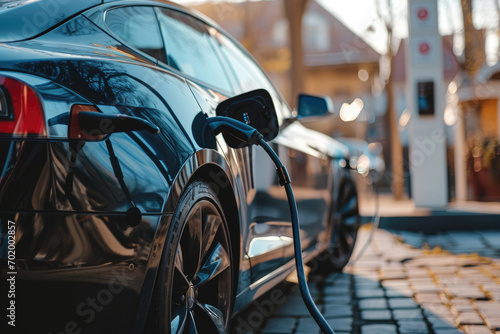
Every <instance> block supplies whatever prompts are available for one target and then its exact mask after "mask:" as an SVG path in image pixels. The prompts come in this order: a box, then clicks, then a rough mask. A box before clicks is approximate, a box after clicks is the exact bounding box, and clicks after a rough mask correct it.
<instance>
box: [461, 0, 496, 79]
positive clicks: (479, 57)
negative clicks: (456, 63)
mask: <svg viewBox="0 0 500 334" xmlns="http://www.w3.org/2000/svg"><path fill="white" fill-rule="evenodd" d="M493 2H494V3H495V5H496V6H497V8H498V3H497V0H493ZM461 5H462V17H463V21H464V42H465V44H464V56H465V60H464V64H463V66H464V69H465V71H466V72H467V74H468V75H469V77H470V78H473V77H474V76H475V75H476V73H477V71H478V70H479V69H480V68H481V66H483V64H484V63H485V61H486V52H485V49H484V30H477V29H476V28H475V27H474V24H473V23H472V0H461Z"/></svg>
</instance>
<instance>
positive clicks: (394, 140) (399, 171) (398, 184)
mask: <svg viewBox="0 0 500 334" xmlns="http://www.w3.org/2000/svg"><path fill="white" fill-rule="evenodd" d="M387 34H388V36H387V57H388V58H389V64H391V73H390V74H389V78H388V80H387V83H386V86H385V89H386V91H387V112H388V118H389V131H390V139H391V169H392V191H393V194H394V199H396V200H400V199H402V198H403V194H404V170H403V147H402V146H401V141H400V139H399V131H398V119H397V117H396V110H394V93H393V88H392V81H393V70H394V68H393V61H392V60H393V59H392V58H393V54H392V30H391V28H388V29H387Z"/></svg>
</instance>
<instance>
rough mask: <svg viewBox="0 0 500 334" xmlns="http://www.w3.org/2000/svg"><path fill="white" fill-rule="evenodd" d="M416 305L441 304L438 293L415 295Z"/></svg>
mask: <svg viewBox="0 0 500 334" xmlns="http://www.w3.org/2000/svg"><path fill="white" fill-rule="evenodd" d="M415 299H416V301H417V302H418V303H431V304H441V303H442V300H441V297H440V295H439V294H438V293H432V292H424V293H417V294H415Z"/></svg>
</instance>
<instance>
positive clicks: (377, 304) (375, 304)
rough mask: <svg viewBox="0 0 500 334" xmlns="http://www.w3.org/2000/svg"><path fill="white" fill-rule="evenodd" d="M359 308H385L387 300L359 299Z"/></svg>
mask: <svg viewBox="0 0 500 334" xmlns="http://www.w3.org/2000/svg"><path fill="white" fill-rule="evenodd" d="M359 308H360V309H361V310H370V309H387V301H386V300H385V298H370V299H361V300H360V301H359Z"/></svg>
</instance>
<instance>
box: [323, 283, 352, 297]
mask: <svg viewBox="0 0 500 334" xmlns="http://www.w3.org/2000/svg"><path fill="white" fill-rule="evenodd" d="M323 292H324V294H325V295H334V296H335V295H337V296H338V295H341V296H342V295H345V294H349V293H350V286H348V285H345V286H343V285H333V286H326V287H325V289H324V290H323Z"/></svg>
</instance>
